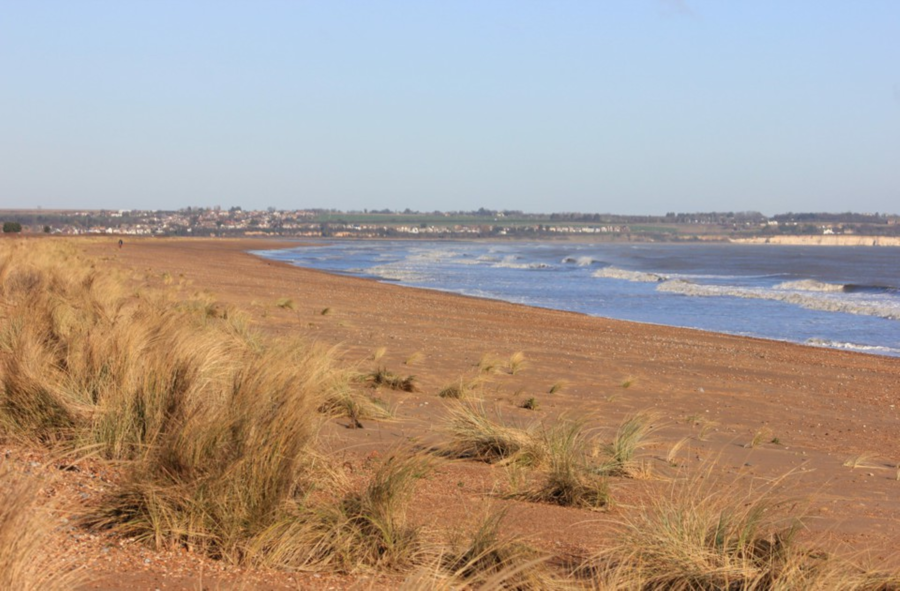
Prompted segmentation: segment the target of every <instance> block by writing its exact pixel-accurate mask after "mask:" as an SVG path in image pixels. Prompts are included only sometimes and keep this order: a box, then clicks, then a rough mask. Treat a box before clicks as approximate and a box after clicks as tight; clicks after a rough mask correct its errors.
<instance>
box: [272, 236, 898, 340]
mask: <svg viewBox="0 0 900 591" xmlns="http://www.w3.org/2000/svg"><path fill="white" fill-rule="evenodd" d="M256 254H258V255H260V256H262V257H265V258H268V259H273V260H278V261H284V262H288V263H290V264H293V265H297V266H299V267H307V268H311V269H319V270H322V271H328V272H332V273H338V274H344V275H353V276H358V277H369V278H373V279H376V280H379V281H385V282H393V283H398V284H400V285H405V286H409V287H415V288H424V289H434V290H440V291H446V292H452V293H458V294H463V295H469V296H477V297H481V298H491V299H496V300H504V301H507V302H515V303H519V304H525V305H528V306H536V307H541V308H552V309H557V310H568V311H572V312H580V313H583V314H589V315H591V316H602V317H606V318H615V319H619V320H630V321H634V322H644V323H651V324H660V325H666V326H680V327H689V328H698V329H702V330H707V331H713V332H720V333H727V334H733V335H744V336H752V337H761V338H766V339H774V340H779V341H789V342H793V343H800V344H804V345H809V346H814V347H828V348H835V349H844V350H850V351H859V352H864V353H871V354H875V355H886V356H892V357H900V249H896V248H888V247H840V246H829V247H821V246H818V247H817V246H778V245H768V244H765V245H749V244H718V243H716V244H664V243H652V244H643V243H640V244H634V243H632V244H624V243H595V244H586V243H574V242H481V241H471V242H466V241H425V240H417V241H357V240H353V241H340V240H333V241H331V240H329V241H322V242H319V243H316V244H315V245H313V246H300V247H297V248H291V249H286V250H267V251H257V252H256Z"/></svg>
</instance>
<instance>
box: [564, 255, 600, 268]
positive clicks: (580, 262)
mask: <svg viewBox="0 0 900 591" xmlns="http://www.w3.org/2000/svg"><path fill="white" fill-rule="evenodd" d="M560 262H562V263H565V264H570V265H571V264H575V265H576V266H578V267H590V266H591V265H593V264H594V263H596V262H598V261H597V259H595V258H593V257H588V256H584V257H565V258H564V259H563V260H562V261H560Z"/></svg>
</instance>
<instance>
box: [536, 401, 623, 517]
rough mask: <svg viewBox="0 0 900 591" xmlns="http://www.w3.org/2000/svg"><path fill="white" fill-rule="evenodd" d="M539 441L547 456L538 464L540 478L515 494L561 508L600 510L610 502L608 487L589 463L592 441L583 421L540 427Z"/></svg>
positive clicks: (562, 422)
mask: <svg viewBox="0 0 900 591" xmlns="http://www.w3.org/2000/svg"><path fill="white" fill-rule="evenodd" d="M541 442H542V444H543V446H544V448H545V451H544V454H543V455H544V456H545V458H546V459H545V461H544V462H543V463H542V464H541V465H540V466H539V467H538V468H539V470H538V472H539V478H538V479H537V482H536V483H535V484H534V485H532V487H531V488H530V489H528V490H527V491H525V492H524V493H523V494H520V495H518V496H520V497H522V498H526V499H528V500H531V501H537V502H543V503H550V504H554V505H562V506H564V507H581V508H585V509H599V508H602V507H606V506H607V505H609V503H610V495H609V486H608V484H607V480H606V478H604V477H603V476H601V475H598V474H597V473H596V472H595V471H594V470H593V469H592V466H591V465H590V461H589V453H588V450H589V448H590V443H591V442H590V441H589V439H588V437H587V436H586V435H585V431H584V424H583V423H582V422H580V421H572V420H567V419H561V420H557V421H556V422H555V423H553V424H551V425H550V426H549V427H546V428H544V429H543V432H542V436H541Z"/></svg>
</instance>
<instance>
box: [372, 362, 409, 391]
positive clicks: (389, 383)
mask: <svg viewBox="0 0 900 591" xmlns="http://www.w3.org/2000/svg"><path fill="white" fill-rule="evenodd" d="M364 379H365V380H366V381H368V382H369V383H370V384H372V385H373V386H375V387H378V386H384V387H385V388H388V389H390V390H401V391H403V392H416V391H417V390H418V387H417V386H416V376H406V377H405V378H404V377H401V376H398V375H397V374H395V373H394V372H392V371H390V370H389V369H387V368H386V367H383V366H382V367H379V368H378V369H376V370H375V371H372V372H370V373H368V374H366V375H365V376H364Z"/></svg>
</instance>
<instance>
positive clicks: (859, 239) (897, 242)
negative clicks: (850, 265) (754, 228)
mask: <svg viewBox="0 0 900 591" xmlns="http://www.w3.org/2000/svg"><path fill="white" fill-rule="evenodd" d="M730 242H732V243H734V244H780V245H785V246H900V238H898V237H896V236H827V235H826V236H755V237H752V238H732V239H731V240H730Z"/></svg>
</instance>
